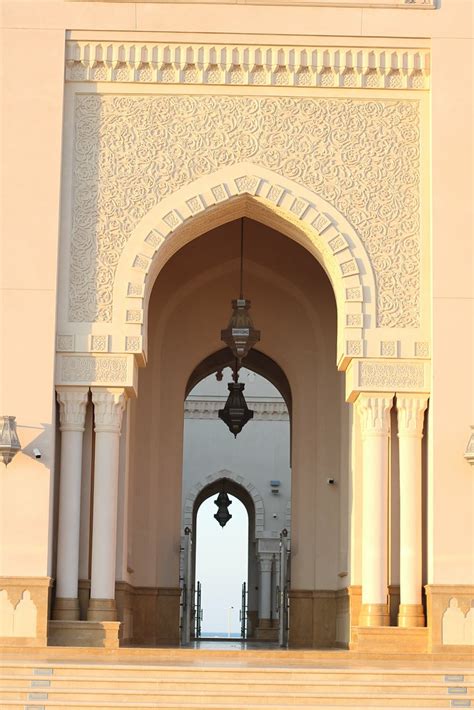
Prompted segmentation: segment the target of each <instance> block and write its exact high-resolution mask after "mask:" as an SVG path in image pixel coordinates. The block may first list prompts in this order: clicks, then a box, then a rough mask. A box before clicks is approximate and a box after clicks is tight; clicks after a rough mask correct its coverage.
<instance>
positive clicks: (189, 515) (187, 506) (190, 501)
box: [183, 469, 265, 537]
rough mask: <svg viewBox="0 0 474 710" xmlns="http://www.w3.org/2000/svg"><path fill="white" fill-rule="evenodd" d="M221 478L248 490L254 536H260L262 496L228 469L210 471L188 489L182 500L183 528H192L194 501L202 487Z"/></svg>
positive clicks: (262, 521) (262, 520) (262, 510)
mask: <svg viewBox="0 0 474 710" xmlns="http://www.w3.org/2000/svg"><path fill="white" fill-rule="evenodd" d="M221 478H228V479H230V480H231V481H234V482H235V483H237V484H238V485H239V486H242V488H245V490H246V491H247V492H248V494H249V495H250V497H251V498H252V500H253V503H254V506H255V537H259V536H260V537H261V536H262V535H263V534H264V527H265V506H264V503H263V498H262V496H261V495H260V493H259V492H258V490H257V488H256V487H255V486H254V485H253V484H252V483H250V481H247V480H246V479H245V478H244V477H243V476H238V475H237V474H235V473H233V471H228V470H227V469H222V470H221V471H217V472H216V473H211V474H210V475H209V476H206V478H204V479H203V480H202V481H199V483H196V484H195V485H194V486H193V487H192V488H191V489H190V491H189V492H188V495H187V496H186V500H185V501H184V508H183V510H184V514H183V528H185V527H189V528H192V526H193V510H194V503H195V501H196V498H197V497H198V495H199V493H200V492H201V491H202V489H203V488H206V486H209V485H210V484H211V483H214V481H218V480H220V479H221Z"/></svg>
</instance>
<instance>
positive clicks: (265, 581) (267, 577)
mask: <svg viewBox="0 0 474 710" xmlns="http://www.w3.org/2000/svg"><path fill="white" fill-rule="evenodd" d="M258 569H259V573H260V583H259V585H258V589H259V600H258V625H259V627H260V628H265V627H269V626H270V616H271V603H272V600H271V596H272V555H271V554H270V553H261V554H260V555H259V557H258Z"/></svg>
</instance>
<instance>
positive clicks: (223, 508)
mask: <svg viewBox="0 0 474 710" xmlns="http://www.w3.org/2000/svg"><path fill="white" fill-rule="evenodd" d="M214 505H217V513H216V514H215V515H214V517H215V519H216V520H217V522H218V523H219V525H220V526H221V528H223V527H224V525H226V524H227V523H228V522H229V520H230V519H231V517H232V515H231V514H230V513H229V505H232V501H231V499H230V498H229V496H228V495H227V493H226V492H225V491H221V492H220V493H219V495H218V496H217V498H216V500H215V501H214Z"/></svg>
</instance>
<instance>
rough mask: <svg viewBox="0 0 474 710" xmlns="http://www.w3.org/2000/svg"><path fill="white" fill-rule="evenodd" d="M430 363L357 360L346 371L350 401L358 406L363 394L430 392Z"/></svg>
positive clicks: (347, 395)
mask: <svg viewBox="0 0 474 710" xmlns="http://www.w3.org/2000/svg"><path fill="white" fill-rule="evenodd" d="M430 372H431V368H430V362H429V361H428V360H424V361H416V360H389V361H388V360H385V361H384V360H376V359H369V358H367V359H365V360H362V359H353V360H352V361H351V363H350V365H349V367H348V368H347V370H346V400H347V401H348V402H355V401H356V399H357V397H358V396H359V394H360V393H361V392H391V393H396V394H397V395H398V394H403V393H410V392H412V393H414V394H418V396H419V397H421V395H422V394H428V393H429V392H430Z"/></svg>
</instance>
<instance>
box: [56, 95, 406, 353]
mask: <svg viewBox="0 0 474 710" xmlns="http://www.w3.org/2000/svg"><path fill="white" fill-rule="evenodd" d="M419 144H420V128H419V102H418V101H417V100H410V101H408V100H400V99H383V100H382V99H373V100H367V99H360V100H356V99H349V98H293V97H285V96H279V97H268V98H255V97H244V96H232V97H231V96H222V95H220V96H209V95H200V96H189V95H188V96H158V95H147V96H137V95H120V96H116V95H99V94H80V95H77V96H76V104H75V139H74V176H75V177H74V186H73V235H72V244H71V265H70V295H69V318H70V321H72V322H94V321H100V322H110V321H111V318H112V292H113V283H114V277H115V272H116V268H117V264H118V261H119V259H120V255H121V253H122V250H123V248H124V245H125V244H126V242H127V240H128V239H129V237H130V234H131V232H132V230H133V229H134V228H135V227H136V225H137V224H138V222H139V221H140V220H141V219H142V217H144V216H145V215H146V214H147V213H148V212H149V211H150V209H152V208H153V207H154V206H156V205H157V204H159V203H160V201H162V200H163V199H164V198H165V197H169V196H171V195H172V194H173V193H174V192H175V191H176V190H178V189H180V188H181V187H183V186H185V185H188V184H190V183H191V182H193V181H194V180H196V179H197V178H199V177H202V176H205V175H211V174H212V173H213V172H215V171H216V170H218V169H220V168H222V167H225V166H228V165H235V164H238V163H240V162H242V161H245V162H247V163H251V164H255V165H258V166H261V167H265V168H267V169H270V170H272V171H274V172H275V173H277V174H280V175H282V176H284V177H286V178H288V179H291V180H293V181H295V182H296V183H299V184H301V185H302V186H304V187H305V188H307V189H309V190H311V191H313V192H314V193H316V194H317V195H319V196H321V197H322V198H323V199H325V200H327V201H328V202H330V203H331V204H333V205H334V206H335V207H336V208H337V209H338V210H339V211H340V212H341V213H343V214H344V215H345V216H346V217H347V219H348V220H349V221H350V222H351V223H352V225H353V227H354V228H355V230H356V231H357V232H358V234H359V235H360V238H361V240H362V241H363V243H364V246H365V248H366V250H367V253H368V254H369V257H370V259H371V263H372V266H373V270H374V273H375V279H376V288H377V319H376V320H377V322H376V324H377V326H380V327H393V328H397V327H398V328H400V327H410V328H412V327H417V326H419V322H420V309H419V298H420V256H419V255H420V236H419V201H420V199H419V182H420V175H419V170H420V164H419V160H420V158H419V151H420V148H419ZM224 197H225V196H224ZM189 209H190V210H191V211H192V210H195V211H196V212H198V211H200V210H201V206H200V205H198V204H193V205H191V206H190V207H189ZM301 209H304V205H299V204H298V205H295V210H301ZM169 219H170V221H173V222H174V221H177V224H179V223H180V215H178V214H176V213H175V212H173V211H172V212H170V214H169ZM170 227H171V228H174V227H173V225H171V224H170ZM338 248H339V246H338V244H334V249H335V250H336V251H337V250H338ZM344 266H345V268H346V269H347V268H350V267H352V265H351V264H349V265H344ZM136 267H137V269H144V268H146V267H147V265H145V264H142V263H141V262H140V263H137V265H136ZM341 268H342V266H341ZM135 316H136V318H138V319H140V317H141V316H140V314H139V313H137V314H135V313H132V312H131V313H130V319H132V317H133V319H135ZM137 322H138V321H137ZM354 342H355V341H354ZM361 354H362V353H358V355H361Z"/></svg>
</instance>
